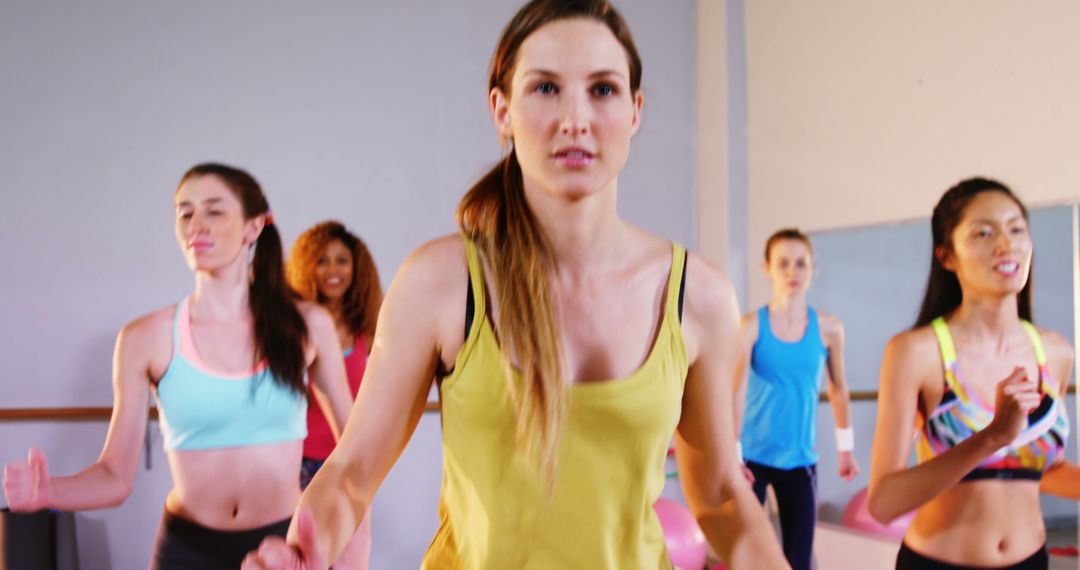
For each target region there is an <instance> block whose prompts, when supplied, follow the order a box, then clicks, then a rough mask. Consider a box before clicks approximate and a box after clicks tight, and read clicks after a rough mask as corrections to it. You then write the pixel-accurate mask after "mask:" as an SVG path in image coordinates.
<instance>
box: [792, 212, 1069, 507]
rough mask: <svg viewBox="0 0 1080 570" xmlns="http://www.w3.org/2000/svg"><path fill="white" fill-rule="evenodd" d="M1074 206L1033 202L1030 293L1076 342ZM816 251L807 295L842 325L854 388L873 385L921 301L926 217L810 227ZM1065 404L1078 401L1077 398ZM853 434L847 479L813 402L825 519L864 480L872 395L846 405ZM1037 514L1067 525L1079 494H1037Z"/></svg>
mask: <svg viewBox="0 0 1080 570" xmlns="http://www.w3.org/2000/svg"><path fill="white" fill-rule="evenodd" d="M1072 224H1073V212H1072V207H1071V206H1061V207H1052V208H1037V209H1034V210H1032V212H1031V236H1032V239H1033V241H1034V244H1035V252H1034V256H1033V262H1032V263H1033V272H1032V280H1033V281H1032V284H1033V287H1034V288H1033V290H1032V299H1033V301H1034V303H1033V305H1034V307H1033V312H1034V320H1035V322H1036V323H1037V324H1038V325H1039V326H1041V327H1045V328H1048V329H1051V330H1054V331H1057V332H1059V333H1061V334H1062V335H1064V336H1065V337H1066V338H1067V339H1068V340H1069V341H1070V342H1073V341H1074V338H1075V336H1074V334H1075V333H1074V330H1073V308H1074V303H1075V299H1074V295H1073V264H1074V262H1075V261H1076V257H1075V256H1076V253H1075V250H1074V244H1073V226H1072ZM812 239H813V241H814V258H815V262H816V265H817V270H818V274H817V275H816V277H815V281H814V283H813V285H812V286H811V288H810V293H809V295H808V298H809V301H810V303H811V304H813V305H814V306H815V307H818V308H820V309H821V310H824V311H827V312H831V313H834V314H835V315H837V316H838V317H839V318H840V319H841V321H843V323H844V326H845V330H846V346H845V359H846V364H847V374H848V383H849V385H850V387H851V389H852V390H877V388H878V372H879V370H880V365H881V355H882V352H883V351H884V349H885V344H886V343H887V342H888V341H889V339H890V338H892V336H893V335H895V334H896V333H898V332H900V331H902V330H904V329H906V328H909V327H911V325H912V324H913V323H914V321H915V317H916V316H917V313H918V310H919V304H920V303H921V302H922V295H923V290H924V287H925V286H926V276H927V271H928V269H929V265H930V258H929V255H930V250H931V245H930V243H931V241H930V223H929V221H928V220H918V221H913V222H906V223H899V224H891V225H884V226H873V227H865V228H855V229H846V230H835V231H827V232H816V233H814V234H813V235H812ZM1067 409H1068V410H1074V409H1075V396H1070V397H1069V404H1068V407H1067ZM852 414H853V426H854V429H855V436H856V440H857V444H856V445H857V447H856V453H855V455H856V458H857V459H858V461H859V464H860V466H861V468H862V472H861V473H860V474H859V476H858V478H856V479H855V481H853V482H851V483H846V482H844V481H843V480H841V479H840V478H839V477H838V476H837V475H836V444H835V442H834V439H833V428H834V424H833V420H832V412H831V409H830V408H829V406H828V404H821V405H820V406H819V407H818V425H817V429H818V449H819V450H820V451H821V463H820V464H819V467H818V485H819V501H820V503H821V505H820V510H821V516H822V518H823V519H826V520H830V521H833V522H837V521H839V518H840V513H841V512H842V511H843V508H844V506H845V505H847V502H848V501H849V500H850V499H851V496H852V495H854V494H855V493H856V492H857V491H858V490H859V489H861V488H863V487H865V486H866V484H867V482H868V480H869V469H870V444H871V443H872V442H873V439H874V428H875V421H876V416H877V403H876V402H854V403H852ZM1067 457H1068V458H1069V459H1070V460H1072V461H1075V460H1076V442H1075V440H1070V442H1069V444H1068V453H1067ZM1043 514H1044V517H1045V518H1047V519H1048V521H1049V522H1050V523H1051V524H1059V523H1063V524H1068V525H1070V526H1071V525H1073V524H1075V521H1076V514H1077V505H1076V502H1075V501H1065V500H1062V499H1057V498H1053V497H1049V496H1044V497H1043Z"/></svg>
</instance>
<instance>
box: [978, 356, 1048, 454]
mask: <svg viewBox="0 0 1080 570" xmlns="http://www.w3.org/2000/svg"><path fill="white" fill-rule="evenodd" d="M1040 400H1042V395H1041V394H1039V384H1038V382H1035V381H1032V380H1030V379H1029V378H1028V375H1027V371H1026V370H1024V369H1023V368H1021V367H1019V366H1018V367H1016V368H1014V369H1013V371H1012V374H1010V375H1009V376H1008V377H1007V378H1005V379H1004V380H1002V381H1001V382H1000V383H998V385H997V392H996V394H995V398H994V420H993V421H992V422H990V425H989V426H987V427H986V431H987V432H989V433H991V434H993V435H994V436H995V439H996V440H1000V442H1001V446H1002V447H1004V446H1006V445H1009V444H1010V443H1012V442H1013V440H1015V439H1016V438H1017V436H1019V435H1020V432H1022V431H1024V428H1025V427H1027V416H1028V414H1029V413H1031V412H1032V411H1033V410H1034V409H1035V408H1037V407H1039V402H1040Z"/></svg>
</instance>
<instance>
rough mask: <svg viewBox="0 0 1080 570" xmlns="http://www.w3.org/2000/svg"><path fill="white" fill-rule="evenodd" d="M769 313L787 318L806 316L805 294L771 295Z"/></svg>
mask: <svg viewBox="0 0 1080 570" xmlns="http://www.w3.org/2000/svg"><path fill="white" fill-rule="evenodd" d="M769 312H770V313H773V314H775V315H784V316H787V317H798V316H803V315H806V294H805V293H798V294H795V295H773V297H772V299H771V300H770V301H769Z"/></svg>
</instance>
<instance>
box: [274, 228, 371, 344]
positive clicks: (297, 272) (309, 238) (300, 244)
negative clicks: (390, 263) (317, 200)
mask: <svg viewBox="0 0 1080 570" xmlns="http://www.w3.org/2000/svg"><path fill="white" fill-rule="evenodd" d="M335 240H337V241H340V242H341V244H342V245H344V246H345V249H347V250H349V253H351V254H352V283H350V284H349V287H348V289H346V290H345V295H344V298H343V299H342V300H341V313H342V314H341V316H342V318H343V319H344V321H345V323H346V324H348V325H349V329H350V330H352V331H353V332H354V333H356V334H361V335H363V336H365V337H367V338H368V339H371V338H373V337H374V336H375V322H376V321H377V320H378V317H379V306H380V305H382V284H381V283H379V271H378V269H376V268H375V261H374V260H373V259H372V258H371V252H370V251H368V248H367V245H366V244H364V240H362V239H360V238H359V237H358V236H356V235H355V234H353V233H352V232H350V231H349V230H348V229H346V228H345V226H344V225H343V224H342V223H341V222H338V221H336V220H327V221H325V222H321V223H318V224H315V225H314V226H311V227H310V228H308V229H307V230H306V231H304V233H302V234H300V237H298V238H296V243H294V244H293V247H292V251H291V252H290V253H289V261H288V262H287V263H286V264H285V276H286V278H287V279H288V281H289V285H291V286H292V288H293V290H294V291H296V293H297V294H299V295H300V296H301V297H302V298H304V299H306V300H308V301H312V302H315V303H319V304H323V303H325V302H326V299H325V298H323V296H322V295H321V294H319V287H318V286H317V285H316V283H315V266H316V265H318V263H319V258H320V257H321V256H322V254H323V252H324V251H325V250H326V247H327V246H328V245H330V243H332V242H333V241H335Z"/></svg>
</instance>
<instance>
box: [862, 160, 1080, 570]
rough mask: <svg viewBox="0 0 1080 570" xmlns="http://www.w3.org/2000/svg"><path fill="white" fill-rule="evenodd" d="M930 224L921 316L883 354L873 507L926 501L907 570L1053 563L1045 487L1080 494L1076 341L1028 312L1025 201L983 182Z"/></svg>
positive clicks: (965, 188)
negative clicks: (1072, 397) (1074, 424)
mask: <svg viewBox="0 0 1080 570" xmlns="http://www.w3.org/2000/svg"><path fill="white" fill-rule="evenodd" d="M931 226H932V231H933V243H934V251H933V255H932V258H931V268H930V277H929V282H928V284H927V288H926V296H925V298H924V300H923V305H922V309H921V310H920V313H919V318H918V320H917V321H916V324H915V327H914V328H913V329H912V330H910V331H907V332H904V333H901V334H899V335H897V336H896V337H894V338H893V339H892V340H891V341H890V342H889V344H888V346H887V347H886V349H885V355H884V360H883V362H882V367H881V368H882V370H881V386H880V398H879V400H878V423H877V430H876V435H875V439H874V449H873V459H872V463H871V470H870V503H869V508H870V513H871V514H872V515H873V516H874V517H876V518H878V519H879V520H882V521H888V520H891V519H893V518H896V517H897V516H899V515H901V514H903V513H905V512H908V511H911V510H915V509H918V511H917V513H916V515H915V519H914V521H913V522H912V524H911V526H910V527H909V529H908V532H907V534H906V535H905V537H904V543H903V545H902V546H901V549H900V553H899V555H898V557H897V563H896V567H897V568H898V569H955V568H1016V569H1029V568H1031V569H1036V568H1038V569H1045V568H1047V566H1048V564H1049V561H1048V557H1047V553H1046V549H1045V546H1044V545H1045V542H1046V531H1045V529H1044V527H1043V520H1042V513H1041V511H1040V508H1039V493H1040V492H1045V493H1051V494H1054V495H1057V496H1061V497H1065V498H1070V499H1074V500H1077V499H1080V469H1078V468H1077V466H1076V465H1073V464H1071V463H1068V462H1066V461H1065V458H1064V450H1065V444H1066V440H1067V438H1068V435H1069V421H1068V417H1067V415H1066V409H1065V408H1066V406H1065V402H1064V399H1063V397H1062V395H1063V394H1064V393H1065V390H1066V388H1067V386H1068V380H1069V377H1070V373H1071V371H1072V362H1073V351H1072V347H1071V346H1069V344H1068V342H1067V341H1065V339H1063V338H1062V337H1061V336H1060V335H1058V334H1056V333H1053V332H1050V331H1045V330H1038V329H1036V328H1035V327H1034V326H1033V325H1032V324H1031V322H1030V320H1031V283H1030V280H1029V278H1028V275H1029V272H1030V269H1031V252H1032V244H1031V237H1030V235H1029V233H1028V214H1027V210H1026V208H1024V205H1023V204H1022V203H1021V202H1020V200H1019V199H1018V198H1017V197H1016V196H1015V195H1013V193H1012V192H1011V191H1010V190H1009V189H1008V188H1007V187H1006V186H1004V185H1003V184H1001V183H999V182H996V181H993V180H987V179H983V178H973V179H969V180H964V181H962V182H960V183H959V184H957V185H956V186H954V187H952V188H950V189H949V190H948V191H947V192H946V193H945V195H944V196H942V198H941V200H940V201H939V202H938V205H937V206H936V207H935V208H934V215H933V218H932V220H931ZM913 429H914V430H916V433H915V447H916V454H917V456H918V465H917V466H915V467H907V459H908V456H909V453H910V451H911V445H912V439H911V437H910V434H911V433H912V430H913Z"/></svg>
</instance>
